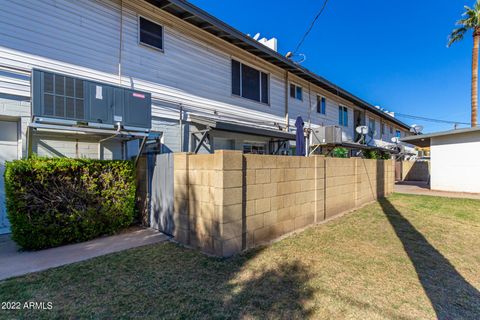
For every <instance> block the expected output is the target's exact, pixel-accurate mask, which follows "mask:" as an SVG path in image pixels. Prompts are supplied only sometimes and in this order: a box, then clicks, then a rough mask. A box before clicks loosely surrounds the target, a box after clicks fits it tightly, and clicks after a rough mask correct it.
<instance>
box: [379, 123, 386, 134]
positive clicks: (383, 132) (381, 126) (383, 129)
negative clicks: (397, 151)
mask: <svg viewBox="0 0 480 320" xmlns="http://www.w3.org/2000/svg"><path fill="white" fill-rule="evenodd" d="M384 134H385V123H383V122H382V124H381V125H380V135H381V136H382V137H383V135H384Z"/></svg>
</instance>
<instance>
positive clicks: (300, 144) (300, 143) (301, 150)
mask: <svg viewBox="0 0 480 320" xmlns="http://www.w3.org/2000/svg"><path fill="white" fill-rule="evenodd" d="M303 125H304V123H303V119H302V117H300V116H298V117H297V120H296V121H295V127H296V128H297V139H296V148H295V150H296V155H297V156H305V136H304V135H303Z"/></svg>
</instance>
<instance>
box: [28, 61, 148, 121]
mask: <svg viewBox="0 0 480 320" xmlns="http://www.w3.org/2000/svg"><path fill="white" fill-rule="evenodd" d="M32 92H33V103H32V111H33V112H32V113H33V116H35V117H45V118H55V119H63V120H70V121H77V122H80V123H82V124H85V123H96V124H105V125H115V124H117V123H121V124H122V126H124V127H132V128H137V129H141V130H144V129H145V130H149V129H150V128H151V123H152V98H151V94H150V93H147V92H143V91H138V90H132V89H128V88H122V87H117V86H112V85H109V84H105V83H100V82H95V81H89V80H84V79H80V78H75V77H70V76H65V75H61V74H56V73H52V72H47V71H42V70H34V71H33V77H32Z"/></svg>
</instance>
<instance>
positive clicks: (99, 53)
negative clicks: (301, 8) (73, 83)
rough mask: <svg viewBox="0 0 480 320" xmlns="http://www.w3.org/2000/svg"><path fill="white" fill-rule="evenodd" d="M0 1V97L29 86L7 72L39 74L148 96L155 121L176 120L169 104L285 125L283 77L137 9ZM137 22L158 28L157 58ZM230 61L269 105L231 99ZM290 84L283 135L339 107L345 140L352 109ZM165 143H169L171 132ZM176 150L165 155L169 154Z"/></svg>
mask: <svg viewBox="0 0 480 320" xmlns="http://www.w3.org/2000/svg"><path fill="white" fill-rule="evenodd" d="M0 1H1V5H0V67H2V66H3V67H11V68H12V69H11V70H12V71H9V72H0V94H1V93H3V94H8V95H16V96H21V97H27V98H28V97H29V96H30V83H29V77H28V75H27V76H25V75H24V74H22V72H21V71H18V72H17V71H15V70H17V69H18V70H31V69H32V68H39V69H47V70H51V71H53V72H60V73H65V74H70V75H73V76H78V77H83V78H87V79H92V80H97V81H102V82H107V83H112V84H120V83H121V84H122V85H124V86H128V87H133V88H136V89H139V90H145V91H149V92H151V93H152V98H153V106H152V115H153V116H154V117H157V118H163V119H171V120H177V119H178V104H179V103H182V104H183V108H184V110H185V111H186V112H187V115H188V113H190V114H193V113H194V114H199V115H204V116H208V115H212V114H214V112H215V113H217V114H218V115H220V116H223V117H226V118H232V119H242V120H244V121H248V122H251V123H263V124H265V123H268V124H273V122H276V123H279V124H282V125H283V124H284V123H285V94H288V93H287V90H286V89H287V88H285V71H284V70H281V69H280V68H278V67H275V66H273V65H270V64H268V63H266V62H265V61H263V60H260V59H259V58H257V57H254V56H252V55H250V54H248V53H246V52H244V51H242V50H240V49H238V48H237V47H234V46H233V45H231V44H228V43H226V42H224V41H222V40H220V39H217V38H215V37H214V36H212V35H210V34H208V33H206V32H204V31H202V30H199V29H197V28H195V27H193V26H191V25H189V24H188V23H186V22H183V21H181V20H179V19H177V18H175V17H173V16H171V15H169V14H167V13H165V12H163V11H161V10H159V9H157V8H154V7H153V6H151V5H149V4H148V3H146V2H144V1H139V0H132V1H128V2H127V1H123V2H124V4H125V7H124V8H123V15H121V14H120V5H119V1H118V0H63V1H56V0H30V1H23V0H8V1H6V0H0ZM138 15H143V16H145V17H147V18H149V19H151V20H153V21H156V22H158V23H160V24H162V25H163V26H164V31H165V32H164V35H165V39H164V52H160V51H158V50H154V49H151V48H148V47H146V46H143V45H139V44H138ZM121 21H123V22H122V23H121ZM121 25H122V27H121ZM120 34H122V39H123V43H122V45H121V57H122V61H121V71H122V77H121V79H120V78H119V75H118V71H119V65H118V62H119V55H120V38H121V37H120ZM232 58H235V59H237V60H239V61H241V62H242V63H245V64H248V65H251V66H253V67H255V68H257V69H260V70H262V71H264V72H266V73H268V74H269V75H270V95H269V96H270V103H269V105H265V104H262V103H258V102H254V101H251V100H247V99H243V98H239V97H235V96H232V94H231V69H230V68H231V59H232ZM14 69H15V70H14ZM290 77H291V79H290V80H291V81H292V82H294V83H297V84H299V85H301V86H302V87H303V97H304V99H303V101H298V100H294V99H291V98H288V99H289V100H288V103H289V106H288V107H289V118H290V126H291V127H294V126H293V125H294V122H295V118H296V117H297V116H298V115H300V116H302V118H303V119H304V120H305V122H306V123H309V122H311V125H312V126H313V127H315V126H318V125H338V106H339V105H343V106H346V107H348V108H349V114H348V118H349V126H348V127H344V128H343V130H344V133H345V136H346V137H348V138H349V139H352V136H353V130H354V128H353V108H354V105H352V104H351V103H350V102H347V101H345V100H343V99H340V98H338V97H336V96H334V95H333V94H331V93H328V92H325V91H324V90H322V89H320V88H318V87H316V86H313V85H311V86H309V85H308V83H307V82H305V81H304V80H302V79H300V78H298V77H296V76H294V75H291V76H290ZM309 93H310V97H311V100H310V99H309ZM317 94H320V95H323V96H325V97H326V98H327V111H326V115H320V114H318V113H316V105H315V104H316V95H317ZM2 108H3V109H2ZM309 109H311V110H309ZM29 112H30V111H29V107H26V105H21V106H18V107H15V109H14V110H13V111H12V110H10V109H9V110H7V108H6V107H2V104H1V101H0V114H11V115H16V116H19V117H20V116H29ZM187 119H188V117H187ZM155 126H156V124H155V123H153V127H154V129H155ZM166 128H167V129H168V128H170V127H166V124H162V125H160V127H159V128H157V129H158V130H162V131H163V130H165V129H166ZM174 131H175V132H178V131H177V130H175V129H174ZM168 136H169V137H170V136H171V139H176V140H177V141H179V137H175V136H174V132H173V131H172V132H171V134H170V133H168ZM178 148H179V146H175V145H173V146H172V150H176V149H178Z"/></svg>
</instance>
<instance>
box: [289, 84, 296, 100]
mask: <svg viewBox="0 0 480 320" xmlns="http://www.w3.org/2000/svg"><path fill="white" fill-rule="evenodd" d="M290 97H292V98H295V85H294V84H290Z"/></svg>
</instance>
